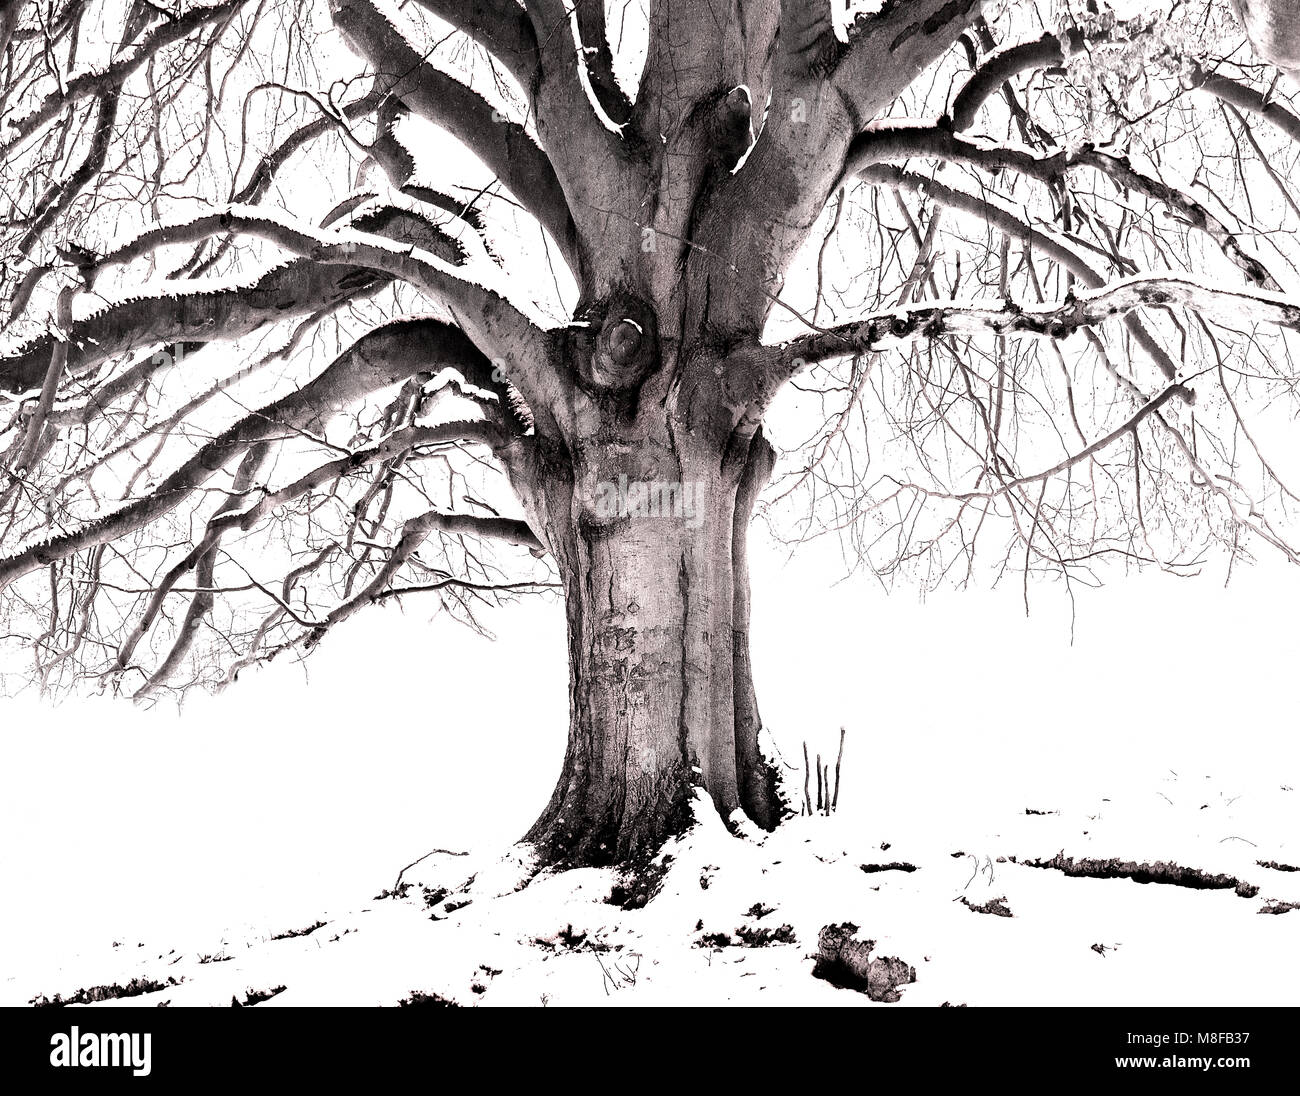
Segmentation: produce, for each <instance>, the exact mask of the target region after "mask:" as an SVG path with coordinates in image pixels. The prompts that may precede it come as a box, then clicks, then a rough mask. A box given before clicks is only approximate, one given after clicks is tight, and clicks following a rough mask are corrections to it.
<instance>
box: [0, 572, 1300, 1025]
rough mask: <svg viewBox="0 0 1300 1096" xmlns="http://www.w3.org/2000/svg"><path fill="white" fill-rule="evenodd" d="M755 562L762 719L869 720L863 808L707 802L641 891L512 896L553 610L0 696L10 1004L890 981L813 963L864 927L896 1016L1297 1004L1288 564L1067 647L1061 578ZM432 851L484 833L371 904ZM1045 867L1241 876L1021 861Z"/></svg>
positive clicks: (848, 781)
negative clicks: (164, 685)
mask: <svg viewBox="0 0 1300 1096" xmlns="http://www.w3.org/2000/svg"><path fill="white" fill-rule="evenodd" d="M760 566H761V567H762V568H763V569H764V570H765V572H766V573H764V574H762V575H761V576H760V578H759V581H758V583H757V585H756V591H757V597H758V605H757V618H756V623H757V628H758V632H757V635H756V660H757V666H758V673H759V677H758V681H759V688H760V690H761V700H762V706H763V711H764V715H765V719H766V721H767V723H768V724H769V726H770V727H771V728H772V729H773V733H774V734H775V735H776V739H777V743H778V745H779V747H780V749H781V751H782V753H783V754H784V756H785V757H786V758H787V759H789V760H791V761H793V760H794V759H795V758H796V757H800V756H801V753H802V743H803V741H804V740H805V739H806V740H807V741H808V743H809V746H810V748H811V749H812V750H813V751H815V752H816V751H820V752H821V753H822V754H823V755H829V754H831V753H832V752H833V750H834V748H835V745H836V741H837V739H838V726H839V725H840V724H843V725H845V726H846V727H847V728H848V738H847V746H846V750H845V759H844V777H843V786H842V790H841V796H840V812H839V813H838V814H837V815H835V816H834V817H830V818H825V817H816V818H796V819H793V820H791V821H790V822H789V823H787V824H786V825H784V826H782V827H781V828H780V829H779V830H778V831H777V832H776V833H775V834H773V835H770V836H764V835H759V834H753V833H750V834H749V835H748V836H742V837H733V836H732V835H730V834H729V833H728V832H727V831H726V829H725V828H724V826H723V824H722V822H721V820H719V819H717V818H716V817H715V816H711V815H710V814H709V812H703V813H702V814H701V821H700V824H699V826H698V827H697V828H696V829H695V830H693V831H692V832H691V833H690V834H688V835H687V836H686V837H685V838H684V839H682V840H680V841H678V842H676V843H675V844H674V846H673V847H671V848H670V849H669V850H667V852H668V854H669V855H670V856H671V861H670V863H669V864H668V868H667V871H666V873H665V874H664V876H663V878H662V881H661V887H660V889H659V891H658V894H657V896H656V897H655V898H654V899H653V900H652V901H651V902H650V903H649V905H648V906H646V907H644V908H639V909H627V908H622V907H620V906H618V905H614V904H611V903H610V901H609V898H610V894H611V890H612V889H613V888H614V886H615V884H616V882H617V880H616V878H615V876H614V874H613V873H612V872H609V871H596V870H589V871H577V872H567V873H562V874H559V875H549V874H543V875H540V876H537V877H535V878H532V880H531V882H529V883H528V885H527V886H524V887H522V888H521V889H517V888H518V887H519V884H520V883H521V882H523V881H524V880H525V879H527V878H529V876H530V874H531V873H530V871H529V870H528V866H527V864H526V863H525V862H524V860H522V859H521V856H520V854H519V853H518V851H512V844H511V843H512V841H513V840H514V839H515V838H517V837H518V835H519V834H520V833H522V832H523V831H524V830H525V829H526V827H527V825H528V823H529V822H530V821H531V819H532V818H533V817H534V816H535V815H536V814H537V812H538V811H539V810H540V808H541V806H542V805H543V803H544V802H545V799H546V797H547V796H548V794H549V792H550V789H551V784H552V782H553V779H554V775H555V773H556V771H557V769H558V764H559V758H560V754H561V752H562V749H563V734H564V712H563V705H564V700H565V696H564V693H565V668H564V663H563V654H564V651H563V643H562V641H561V635H562V626H563V625H562V618H561V616H560V613H559V611H558V607H557V606H555V605H546V604H543V603H540V602H535V603H530V604H529V605H526V606H521V607H518V608H517V609H513V610H509V611H506V612H503V613H501V614H498V615H497V616H496V617H493V618H492V620H491V621H490V623H492V624H493V625H494V626H495V627H497V628H499V629H500V632H501V639H500V641H499V642H498V643H495V644H493V643H489V642H487V641H486V640H483V639H480V638H478V637H473V636H470V635H469V634H468V633H466V632H464V631H463V630H455V629H454V628H453V627H452V626H451V625H449V624H445V623H437V622H435V623H434V624H433V625H432V626H430V625H429V623H428V621H427V619H426V618H423V617H422V616H420V614H418V613H411V614H409V615H405V616H404V615H401V614H399V613H396V612H378V613H375V614H374V615H372V616H371V617H370V618H369V620H368V621H367V622H365V623H363V624H362V625H361V626H359V627H358V628H356V629H354V630H352V631H351V632H349V633H347V634H346V636H341V637H340V639H339V641H338V642H333V643H331V644H326V645H324V646H323V647H322V649H321V651H320V652H319V655H318V657H317V659H316V660H315V665H314V667H312V668H311V677H310V685H309V686H307V687H305V686H304V685H303V683H302V681H301V671H298V670H295V669H293V668H291V667H278V666H276V667H272V668H271V670H270V671H268V672H266V673H263V674H260V675H256V676H254V677H253V678H251V679H249V680H248V681H246V682H241V683H240V684H239V685H238V686H237V687H236V688H235V689H234V690H232V691H231V692H229V693H227V694H226V695H225V696H223V697H221V698H218V699H216V700H198V701H196V702H195V703H193V704H191V705H189V706H188V707H187V708H186V709H185V711H184V713H183V715H182V716H180V717H178V716H177V715H176V713H175V711H170V712H168V711H163V710H156V711H153V712H148V713H138V712H136V711H134V710H132V709H129V708H127V707H124V706H123V705H121V704H120V703H118V704H114V703H112V702H95V703H91V702H86V703H79V704H73V703H67V704H64V705H62V706H60V707H57V708H50V707H47V706H44V705H41V704H39V703H37V702H35V701H31V702H29V701H27V700H26V699H20V700H17V701H12V702H8V703H7V704H6V705H5V708H4V713H5V716H6V720H5V723H4V735H3V751H4V756H3V759H2V760H3V764H2V765H0V833H2V834H3V836H2V837H0V882H2V884H3V888H4V892H3V905H2V906H0V1003H2V1004H22V1003H25V1002H27V1001H29V1000H31V999H32V998H34V997H39V996H42V995H43V996H49V997H53V996H54V995H56V994H60V995H62V996H64V997H70V996H73V995H74V994H75V993H76V991H78V990H79V989H88V988H90V987H94V986H101V985H112V984H119V985H125V984H127V983H129V982H130V981H131V980H132V979H133V978H144V979H148V980H150V981H151V982H156V983H160V984H162V985H163V986H164V987H165V988H163V989H161V990H159V991H155V992H150V993H145V994H142V995H139V996H135V997H131V998H124V999H121V1000H119V1001H114V1002H112V1004H114V1005H116V1006H124V1005H144V1006H152V1005H155V1004H158V1003H161V1002H169V1003H171V1004H173V1005H176V1006H180V1005H186V1004H194V1005H198V1004H204V1005H206V1004H214V1005H229V1004H230V1002H231V999H232V998H235V999H237V1000H239V1001H241V1002H242V1001H246V1000H250V999H256V998H257V997H259V996H261V995H263V994H266V993H269V992H270V991H272V990H279V988H280V987H284V988H283V990H282V991H280V992H277V993H275V995H274V996H272V997H270V998H269V999H267V1000H266V1001H265V1002H264V1003H265V1005H266V1006H267V1007H274V1006H279V1005H302V1004H344V1003H356V1004H395V1003H397V1002H398V1001H400V1000H402V999H405V998H409V997H411V995H412V994H426V995H433V996H436V997H440V998H445V999H448V1000H451V1001H455V1002H456V1003H458V1004H461V1005H497V1004H524V1005H542V1004H549V1005H557V1006H558V1005H564V1004H574V1003H593V1002H594V1003H601V1004H619V1005H621V1004H660V1003H665V1002H696V1003H722V1002H738V1003H769V1002H770V1003H777V1002H780V1003H810V1004H846V1005H863V1004H871V1002H870V1001H869V1000H868V998H867V997H866V996H865V995H864V994H862V993H859V992H856V991H854V990H852V989H839V988H835V987H834V986H832V985H831V984H829V983H828V982H826V981H823V980H820V979H817V978H814V977H813V974H812V971H813V968H814V963H815V959H814V957H815V955H816V953H817V950H818V937H819V933H820V931H821V929H822V928H823V927H824V926H827V925H836V924H842V923H845V922H849V923H852V924H853V925H856V926H858V937H859V938H861V939H870V940H874V941H875V942H876V944H875V951H874V952H873V954H874V955H877V956H896V957H898V958H900V959H902V960H903V961H904V962H905V963H906V964H909V965H910V966H912V967H914V968H915V971H916V981H915V982H914V983H913V984H910V985H907V986H905V987H903V988H902V991H901V1002H900V1005H899V1006H887V1007H903V1006H907V1005H938V1004H942V1003H943V1002H945V1001H946V1002H949V1003H951V1004H968V1005H972V1006H975V1005H990V1004H1013V1003H1015V1004H1248V1003H1254V1004H1295V1003H1297V1001H1298V1000H1300V991H1297V989H1296V986H1297V984H1298V983H1297V978H1296V975H1297V973H1300V910H1296V911H1291V912H1286V913H1279V914H1275V915H1270V914H1264V913H1261V912H1260V911H1261V910H1262V909H1265V908H1272V906H1273V904H1274V903H1282V902H1298V903H1300V872H1288V871H1283V870H1280V869H1279V868H1276V867H1265V866H1261V862H1262V863H1263V864H1270V863H1272V864H1278V865H1290V866H1295V865H1300V825H1297V821H1298V820H1300V812H1298V811H1297V806H1298V805H1300V799H1298V798H1297V795H1298V794H1300V793H1297V791H1296V790H1295V789H1296V788H1297V787H1300V763H1298V759H1300V743H1298V742H1297V738H1298V737H1300V736H1297V735H1296V734H1295V729H1296V726H1295V725H1296V720H1295V715H1294V710H1295V709H1294V685H1293V680H1294V679H1293V668H1294V666H1295V665H1296V656H1297V653H1300V652H1298V651H1297V646H1298V641H1297V638H1296V636H1295V635H1294V633H1293V632H1291V631H1290V630H1289V629H1287V628H1286V627H1285V626H1284V622H1285V620H1287V619H1290V618H1291V617H1292V616H1293V614H1292V613H1290V612H1280V611H1279V607H1282V606H1286V605H1294V604H1295V603H1296V596H1297V594H1300V581H1298V580H1297V579H1295V578H1292V577H1290V576H1289V575H1287V574H1286V573H1285V572H1280V573H1276V572H1257V573H1253V574H1252V573H1250V572H1245V573H1243V574H1242V575H1240V576H1238V577H1237V578H1234V582H1233V584H1232V585H1231V586H1229V587H1228V588H1227V590H1224V589H1223V588H1222V586H1221V577H1222V576H1221V575H1220V576H1218V578H1217V580H1216V579H1214V578H1210V577H1207V578H1203V579H1200V580H1195V581H1175V580H1172V579H1169V578H1167V577H1165V576H1159V575H1157V576H1148V577H1144V578H1141V579H1127V580H1125V579H1121V580H1120V581H1118V582H1116V583H1115V584H1113V585H1111V586H1110V587H1108V588H1107V589H1106V590H1104V591H1099V592H1095V593H1093V592H1087V591H1085V592H1083V594H1081V595H1080V601H1079V616H1078V622H1077V626H1076V634H1075V641H1074V644H1073V645H1071V643H1070V635H1069V628H1068V623H1066V622H1065V618H1064V617H1063V616H1062V610H1061V606H1062V604H1063V603H1062V599H1061V598H1060V595H1059V592H1056V593H1052V592H1051V591H1048V592H1046V593H1044V592H1039V593H1036V594H1035V598H1036V601H1035V605H1036V609H1035V614H1034V616H1032V617H1031V618H1029V620H1028V621H1026V620H1025V618H1024V616H1023V606H1022V605H1021V602H1020V594H1021V592H1020V591H1019V590H1008V591H998V592H994V593H971V594H960V595H958V594H954V595H946V596H944V597H941V598H935V599H931V600H930V601H929V602H928V603H926V604H924V605H922V604H920V603H918V601H917V599H916V598H915V596H914V595H911V594H903V595H896V596H894V597H890V598H886V597H883V596H882V595H881V594H880V593H879V592H878V591H877V590H874V589H873V588H872V587H870V586H869V585H866V584H864V583H852V582H850V583H845V584H843V585H840V586H838V587H834V588H830V587H828V584H827V583H826V581H825V577H824V576H825V575H826V574H828V573H831V572H830V570H829V565H828V570H824V571H823V570H819V569H818V568H817V567H815V566H814V567H809V566H807V565H806V563H805V564H803V565H800V566H798V567H796V566H793V565H792V566H791V567H790V568H783V567H782V566H781V564H780V561H779V560H778V559H777V557H776V555H775V553H774V552H771V551H768V552H767V553H765V554H763V555H761V556H760ZM792 638H794V639H797V642H792ZM503 669H504V671H505V674H506V676H505V678H504V680H508V681H509V682H510V683H511V688H509V689H503V688H502V687H501V682H502V680H503V677H502V672H503ZM795 783H796V786H797V785H799V784H801V783H802V779H801V777H798V778H796V781H795ZM1040 812H1041V813H1040ZM434 846H438V847H442V848H445V849H450V850H454V851H456V852H465V853H467V855H463V856H453V855H446V854H437V855H434V856H431V857H429V858H428V859H426V860H424V861H422V862H421V863H420V864H418V865H417V866H416V867H415V868H412V869H410V870H409V871H408V872H407V873H406V875H405V877H404V879H405V880H406V881H409V882H412V884H413V885H412V886H411V887H410V888H409V889H407V890H406V891H405V896H404V897H387V898H383V899H376V898H375V897H374V896H375V895H377V894H379V893H381V892H382V891H383V890H384V889H385V888H391V887H392V886H393V883H394V881H395V878H396V876H397V874H398V871H399V870H400V869H401V868H402V866H403V865H405V864H408V863H410V862H411V861H413V860H415V859H416V858H417V857H420V856H421V855H422V854H424V853H425V852H427V851H428V850H429V849H430V848H431V847H434ZM1058 854H1063V855H1064V857H1067V858H1073V859H1074V860H1075V861H1079V860H1081V859H1083V858H1090V859H1093V860H1106V859H1109V858H1115V859H1117V860H1120V861H1126V862H1133V863H1134V864H1139V865H1140V864H1144V863H1147V864H1151V863H1156V862H1162V863H1165V864H1173V865H1178V866H1180V867H1182V868H1187V869H1195V870H1197V871H1199V872H1202V873H1206V874H1208V875H1223V876H1227V877H1231V878H1232V879H1233V880H1237V881H1240V882H1241V883H1242V884H1243V887H1242V888H1241V889H1242V891H1243V893H1246V894H1251V896H1250V897H1245V896H1243V894H1239V893H1237V888H1236V887H1235V885H1229V886H1227V887H1226V888H1224V889H1195V888H1191V887H1186V886H1177V885H1171V884H1168V883H1155V882H1153V883H1139V882H1135V881H1133V880H1131V879H1127V878H1109V879H1095V878H1079V877H1070V876H1067V875H1065V874H1063V873H1062V872H1060V871H1058V870H1052V869H1048V868H1039V867H1032V866H1028V865H1027V864H1026V863H1025V862H1026V861H1027V860H1033V859H1041V860H1050V859H1052V858H1054V857H1056V856H1057V855H1058ZM894 864H905V865H912V866H915V868H916V870H915V871H910V872H909V871H905V870H901V869H899V868H897V867H892V868H889V867H887V866H888V865H894ZM863 865H868V866H873V865H874V866H883V867H886V870H878V871H871V872H865V871H863ZM426 888H427V891H426ZM1254 888H1258V889H1257V891H1254ZM439 891H445V892H446V893H445V894H444V895H441V896H439V895H438V892H439ZM1252 891H1254V893H1251V892H1252ZM428 894H432V895H434V896H437V901H436V902H434V903H433V905H428V904H427V898H428ZM963 899H964V901H963ZM995 899H1001V900H1002V902H1001V903H997V902H993V900H995ZM991 902H992V903H993V904H992V906H991V907H990V908H991V909H993V910H996V909H998V908H1001V907H1005V908H1006V909H1009V910H1010V913H1011V916H1010V917H1006V916H999V915H997V913H995V912H978V911H977V910H975V909H972V908H971V907H972V906H975V907H985V906H988V904H989V903H991ZM462 903H468V904H462ZM318 922H323V923H321V924H320V925H319V927H317V928H314V929H312V931H309V932H303V931H302V930H305V929H309V928H310V927H311V926H314V925H317V924H318ZM783 926H789V928H788V930H787V929H783ZM762 929H769V930H772V931H773V932H774V933H775V935H776V941H777V942H773V943H770V944H769V945H767V946H747V942H746V941H745V939H744V938H743V937H744V936H746V935H748V936H749V937H750V942H751V943H752V942H754V939H755V938H754V933H755V932H756V931H758V930H762ZM293 933H298V935H290V934H293ZM276 937H280V938H279V939H276ZM173 979H174V980H175V983H174V984H173V983H172V981H171V980H173Z"/></svg>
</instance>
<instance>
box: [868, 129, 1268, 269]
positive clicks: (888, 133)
mask: <svg viewBox="0 0 1300 1096" xmlns="http://www.w3.org/2000/svg"><path fill="white" fill-rule="evenodd" d="M914 156H915V157H926V158H933V159H938V160H947V161H949V162H953V163H968V164H978V165H979V166H980V167H984V168H988V169H989V170H991V171H994V170H998V169H1001V168H1010V169H1011V170H1012V171H1017V172H1019V173H1020V174H1022V175H1028V176H1030V177H1031V178H1034V179H1038V180H1040V181H1042V182H1044V183H1053V182H1055V181H1057V180H1059V179H1061V178H1062V177H1063V176H1064V175H1065V173H1066V172H1067V171H1070V170H1071V169H1073V168H1078V167H1088V168H1092V169H1093V170H1095V171H1099V172H1101V173H1102V174H1104V175H1107V176H1108V177H1110V178H1111V179H1113V180H1114V181H1115V183H1116V185H1117V186H1119V187H1122V188H1124V189H1127V190H1135V191H1137V192H1138V193H1139V194H1143V195H1145V196H1146V197H1148V198H1150V199H1152V200H1153V201H1156V202H1160V203H1161V204H1163V205H1165V206H1167V207H1168V208H1169V209H1171V210H1173V211H1175V212H1176V213H1179V214H1181V215H1182V217H1183V218H1184V219H1185V220H1186V222H1187V224H1188V225H1190V226H1191V227H1192V228H1195V229H1197V230H1199V231H1201V232H1204V233H1205V234H1206V235H1207V236H1209V237H1210V238H1211V239H1212V240H1213V241H1214V242H1215V243H1216V244H1218V246H1219V248H1220V250H1222V252H1223V254H1224V255H1225V256H1226V257H1227V258H1228V259H1229V260H1231V262H1232V263H1233V265H1235V266H1236V267H1237V268H1238V269H1239V270H1241V272H1242V273H1243V274H1245V276H1246V277H1247V279H1249V280H1250V281H1251V282H1252V283H1253V284H1255V285H1257V286H1259V287H1260V288H1261V289H1272V290H1277V289H1280V288H1281V287H1280V286H1279V285H1278V283H1277V281H1276V280H1275V279H1274V278H1273V276H1272V275H1271V274H1270V273H1269V272H1268V270H1267V268H1266V267H1265V266H1264V264H1263V263H1262V262H1260V260H1259V259H1257V258H1255V257H1254V256H1252V255H1249V254H1247V253H1246V251H1245V250H1244V249H1243V248H1242V246H1241V242H1240V241H1239V240H1238V239H1237V237H1236V236H1235V235H1234V234H1233V232H1232V230H1231V229H1229V228H1228V226H1227V225H1225V224H1224V223H1223V222H1222V221H1220V220H1219V219H1218V217H1216V216H1215V215H1214V214H1213V213H1211V212H1210V210H1209V209H1208V208H1207V207H1206V206H1204V205H1203V204H1202V203H1200V202H1198V201H1197V200H1196V199H1195V198H1193V197H1192V196H1191V195H1190V194H1188V193H1186V192H1185V191H1182V190H1179V189H1178V188H1177V187H1174V186H1170V185H1169V184H1168V183H1165V182H1162V181H1161V180H1159V179H1156V178H1154V177H1153V176H1150V175H1147V174H1145V173H1143V172H1141V171H1139V170H1138V169H1137V168H1135V167H1134V166H1133V163H1132V161H1131V160H1130V159H1129V158H1128V157H1127V156H1117V155H1114V154H1113V153H1109V152H1104V151H1102V150H1101V149H1098V148H1095V147H1094V146H1092V145H1082V146H1080V147H1078V148H1075V149H1061V150H1059V151H1057V152H1054V153H1050V154H1046V155H1040V154H1038V153H1035V152H1034V151H1032V150H1031V149H1028V148H1017V147H1014V146H1010V145H1005V144H997V143H993V142H989V141H976V140H971V139H969V138H965V137H960V136H958V135H957V134H955V133H953V132H952V131H951V130H950V129H948V128H947V127H946V126H944V125H941V124H936V123H924V122H923V123H911V124H906V123H882V124H880V125H877V126H871V127H868V129H867V130H866V131H865V132H864V133H862V134H861V135H860V136H859V137H858V138H857V139H856V140H855V141H854V142H853V145H852V146H851V147H850V149H849V163H848V173H857V172H859V171H861V170H862V169H863V168H865V167H867V166H869V165H870V164H873V163H879V162H881V161H885V160H906V159H909V158H911V157H914Z"/></svg>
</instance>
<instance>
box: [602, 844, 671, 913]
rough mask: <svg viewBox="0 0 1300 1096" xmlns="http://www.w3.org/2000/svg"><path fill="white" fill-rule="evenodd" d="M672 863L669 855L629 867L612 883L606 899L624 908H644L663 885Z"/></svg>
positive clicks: (612, 904) (613, 904)
mask: <svg viewBox="0 0 1300 1096" xmlns="http://www.w3.org/2000/svg"><path fill="white" fill-rule="evenodd" d="M672 863H673V858H672V857H671V856H663V857H660V858H658V859H654V860H648V861H645V862H644V863H641V864H637V865H633V866H631V867H629V868H628V869H627V870H625V871H624V872H623V874H622V875H621V876H620V877H619V880H618V882H617V883H615V884H614V889H613V890H611V891H610V892H609V898H608V899H607V901H608V902H609V904H610V905H611V906H618V907H619V908H620V909H625V910H639V909H643V908H645V906H646V905H648V904H649V902H650V900H651V899H652V898H654V896H655V895H656V894H658V893H659V888H660V887H662V886H663V885H664V876H666V875H667V874H668V869H669V868H670V867H671V866H672Z"/></svg>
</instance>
